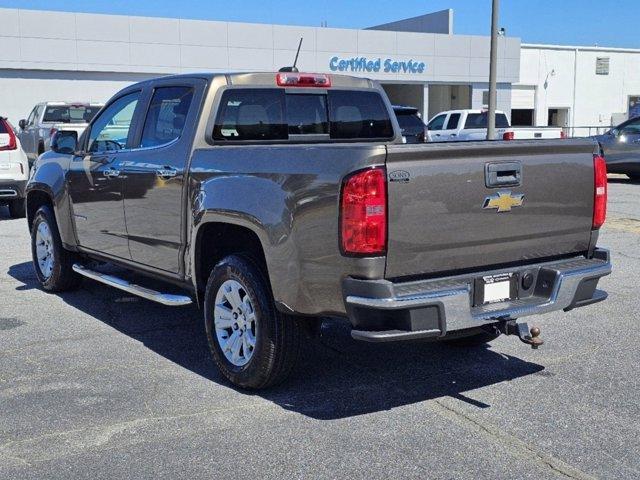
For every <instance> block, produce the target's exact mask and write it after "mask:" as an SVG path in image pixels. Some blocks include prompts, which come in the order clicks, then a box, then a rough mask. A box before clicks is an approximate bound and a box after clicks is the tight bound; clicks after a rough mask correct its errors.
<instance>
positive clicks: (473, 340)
mask: <svg viewBox="0 0 640 480" xmlns="http://www.w3.org/2000/svg"><path fill="white" fill-rule="evenodd" d="M500 335H501V334H500V333H499V332H497V333H496V332H481V333H476V334H474V335H470V336H468V337H460V338H452V339H449V340H446V339H445V340H443V341H442V342H443V343H445V344H447V345H450V346H452V347H467V348H468V347H479V346H481V345H484V344H486V343H489V342H492V341H493V340H495V339H496V338H498V337H499V336H500Z"/></svg>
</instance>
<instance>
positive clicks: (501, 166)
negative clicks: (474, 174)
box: [484, 162, 522, 188]
mask: <svg viewBox="0 0 640 480" xmlns="http://www.w3.org/2000/svg"><path fill="white" fill-rule="evenodd" d="M484 168H485V172H484V179H485V185H486V186H487V187H488V188H491V187H517V186H520V185H521V184H522V165H521V164H520V162H504V163H487V164H486V165H485V167H484Z"/></svg>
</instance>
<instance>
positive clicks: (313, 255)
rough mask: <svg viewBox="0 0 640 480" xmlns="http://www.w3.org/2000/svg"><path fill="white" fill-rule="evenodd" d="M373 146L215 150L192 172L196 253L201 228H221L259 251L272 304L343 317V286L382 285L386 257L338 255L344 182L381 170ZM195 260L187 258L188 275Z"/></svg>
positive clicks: (205, 152) (197, 160)
mask: <svg viewBox="0 0 640 480" xmlns="http://www.w3.org/2000/svg"><path fill="white" fill-rule="evenodd" d="M385 155H386V149H385V147H384V146H383V145H375V144H342V145H338V144H324V145H309V144H307V145H302V144H299V145H295V144H290V145H241V146H215V147H209V148H203V149H199V150H196V151H195V152H194V155H193V158H192V163H191V169H190V175H191V176H190V178H191V182H190V187H189V188H190V192H189V195H190V199H191V202H192V205H193V211H192V215H191V221H192V222H193V225H192V228H190V229H189V230H190V231H192V232H193V234H192V235H193V237H192V240H191V244H192V245H193V243H194V241H195V238H197V237H196V236H197V234H198V231H199V229H200V228H202V227H203V226H204V225H206V224H207V223H209V222H226V223H232V224H236V225H240V226H245V227H247V228H249V229H250V230H252V231H254V232H255V233H256V234H257V236H258V238H259V239H260V241H261V243H262V247H263V249H264V253H265V258H266V262H267V268H268V271H269V277H270V280H271V286H272V289H273V294H274V298H275V300H276V301H277V302H279V303H281V304H284V305H285V306H287V307H288V308H289V309H291V310H293V311H295V312H297V313H301V314H310V315H318V314H344V303H343V301H342V290H341V279H342V278H343V277H344V276H346V275H353V276H356V277H361V278H382V276H383V275H384V257H372V258H350V257H345V256H343V255H342V254H341V253H340V248H339V222H338V220H339V198H340V188H341V184H342V179H343V178H344V177H345V176H346V175H348V174H349V173H351V172H353V171H356V170H359V169H362V168H366V167H369V166H372V165H384V162H385ZM196 261H197V259H196V258H195V257H194V255H193V253H192V258H191V271H192V272H194V271H196V268H195V267H196V265H195V262H196Z"/></svg>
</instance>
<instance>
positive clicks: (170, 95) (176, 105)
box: [140, 86, 193, 147]
mask: <svg viewBox="0 0 640 480" xmlns="http://www.w3.org/2000/svg"><path fill="white" fill-rule="evenodd" d="M192 99H193V88H192V87H186V86H180V87H159V88H156V89H155V91H154V92H153V97H152V98H151V104H150V105H149V110H148V112H147V118H146V119H145V121H144V130H143V132H142V140H141V142H140V146H141V147H157V146H160V145H165V144H167V143H171V142H173V141H174V140H177V139H178V138H180V136H181V135H182V130H183V129H184V124H185V121H186V118H187V114H188V113H189V107H190V106H191V100H192Z"/></svg>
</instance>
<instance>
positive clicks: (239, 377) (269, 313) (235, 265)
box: [204, 255, 301, 390]
mask: <svg viewBox="0 0 640 480" xmlns="http://www.w3.org/2000/svg"><path fill="white" fill-rule="evenodd" d="M204 309H205V313H204V319H205V330H206V333H207V340H208V342H209V347H210V349H211V353H212V356H213V360H214V362H215V363H216V365H217V366H218V368H219V369H220V371H221V372H222V374H223V375H224V376H225V377H226V378H227V379H228V380H229V381H230V382H231V383H233V384H234V385H237V386H238V387H241V388H247V389H256V390H257V389H262V388H267V387H270V386H273V385H276V384H278V383H280V382H282V381H283V380H284V379H286V377H287V376H288V375H289V373H290V372H291V369H292V368H293V366H294V365H295V363H296V361H297V358H298V354H299V348H300V333H301V326H300V324H299V323H298V322H297V320H296V319H295V318H293V317H290V316H287V315H283V314H282V313H280V312H279V311H278V310H277V309H276V308H275V304H274V301H273V297H272V294H271V289H270V288H269V283H268V280H267V277H266V275H265V273H264V272H263V270H262V269H260V268H259V267H258V266H257V265H256V263H255V262H254V261H253V260H251V259H250V258H248V257H246V256H242V255H230V256H228V257H225V258H224V259H222V260H221V261H220V262H219V263H218V264H217V265H216V266H215V268H214V269H213V271H212V272H211V275H210V276H209V281H208V282H207V289H206V292H205V301H204Z"/></svg>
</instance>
